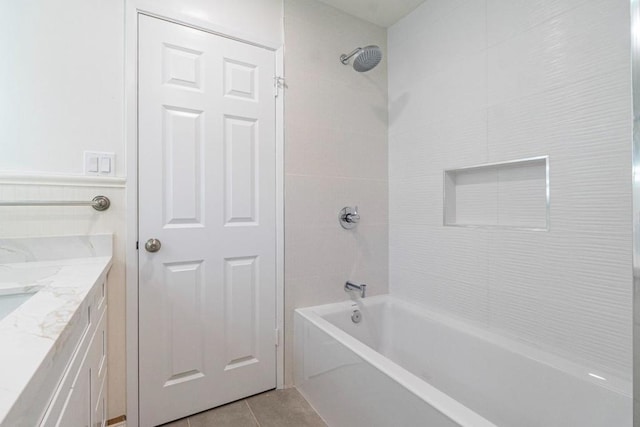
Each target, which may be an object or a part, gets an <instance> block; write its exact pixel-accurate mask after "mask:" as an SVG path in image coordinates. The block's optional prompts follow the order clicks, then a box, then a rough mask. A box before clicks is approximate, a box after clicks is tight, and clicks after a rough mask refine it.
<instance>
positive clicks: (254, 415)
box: [244, 399, 260, 427]
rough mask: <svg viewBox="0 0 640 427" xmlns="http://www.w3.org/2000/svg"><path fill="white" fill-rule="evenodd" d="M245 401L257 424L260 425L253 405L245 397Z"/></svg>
mask: <svg viewBox="0 0 640 427" xmlns="http://www.w3.org/2000/svg"><path fill="white" fill-rule="evenodd" d="M244 403H245V404H246V405H247V408H249V412H251V416H252V417H253V420H254V421H255V422H256V424H257V426H258V427H260V421H258V418H257V417H256V414H254V413H253V409H251V405H249V401H248V400H247V399H245V400H244Z"/></svg>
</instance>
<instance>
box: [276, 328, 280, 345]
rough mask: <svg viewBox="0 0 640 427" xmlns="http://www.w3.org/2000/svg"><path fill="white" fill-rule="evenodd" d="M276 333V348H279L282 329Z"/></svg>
mask: <svg viewBox="0 0 640 427" xmlns="http://www.w3.org/2000/svg"><path fill="white" fill-rule="evenodd" d="M275 333H276V336H275V344H276V347H278V346H279V345H280V329H278V328H276V329H275Z"/></svg>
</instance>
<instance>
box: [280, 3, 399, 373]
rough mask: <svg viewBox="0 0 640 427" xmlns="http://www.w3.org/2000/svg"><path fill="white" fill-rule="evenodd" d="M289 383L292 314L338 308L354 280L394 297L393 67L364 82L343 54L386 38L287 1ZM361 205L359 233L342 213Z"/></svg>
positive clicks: (333, 13) (324, 10) (329, 12)
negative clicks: (390, 188) (344, 222)
mask: <svg viewBox="0 0 640 427" xmlns="http://www.w3.org/2000/svg"><path fill="white" fill-rule="evenodd" d="M284 11H285V39H286V54H285V75H286V82H287V86H288V87H287V89H286V90H285V115H286V121H285V300H286V302H285V306H286V307H285V309H286V313H285V367H286V372H285V382H286V383H287V384H291V372H292V363H293V358H292V338H293V335H292V332H293V331H292V329H293V322H292V319H293V309H294V308H297V307H305V306H310V305H317V304H324V303H329V302H335V301H341V300H345V299H348V298H349V295H347V294H346V293H345V292H344V290H343V286H344V282H345V281H346V280H348V279H350V280H353V281H356V282H364V283H367V284H368V285H369V288H368V289H369V290H370V291H371V294H372V295H373V294H379V293H386V292H387V281H388V256H387V253H388V228H387V206H388V199H387V185H388V181H387V70H386V67H387V63H386V60H383V62H382V63H381V64H380V65H379V66H378V67H377V68H375V69H374V70H372V71H370V72H368V73H362V74H361V73H357V72H355V71H354V70H353V69H352V68H351V67H348V66H344V65H342V64H341V63H340V61H339V57H340V54H342V53H348V52H349V51H351V50H353V49H354V48H356V47H358V46H365V45H369V44H377V45H379V46H380V47H381V48H382V49H383V52H384V53H385V56H386V38H387V33H386V30H385V29H384V28H380V27H377V26H375V25H373V24H370V23H367V22H364V21H361V20H359V19H356V18H354V17H352V16H350V15H347V14H345V13H343V12H340V11H338V10H337V9H334V8H332V7H329V6H326V5H324V4H323V3H320V2H317V1H315V0H286V1H285V7H284ZM354 205H358V208H359V210H360V215H361V216H362V220H361V222H360V224H359V225H358V226H357V227H356V228H355V229H353V230H344V229H342V228H341V227H340V225H339V224H338V212H339V211H340V209H342V208H343V207H345V206H354Z"/></svg>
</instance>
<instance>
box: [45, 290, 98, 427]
mask: <svg viewBox="0 0 640 427" xmlns="http://www.w3.org/2000/svg"><path fill="white" fill-rule="evenodd" d="M106 291H107V281H106V280H105V281H103V282H102V283H100V284H98V285H96V286H95V287H94V289H92V291H91V292H90V294H89V295H88V297H87V299H86V300H85V303H84V304H82V306H81V307H80V308H79V310H83V312H82V317H81V322H83V323H84V324H85V327H84V332H83V333H82V335H81V338H80V339H79V341H78V342H77V343H76V347H75V351H74V352H73V356H72V357H71V360H70V362H69V364H68V365H67V368H66V369H65V371H64V373H63V374H62V377H61V379H60V382H59V384H58V387H57V389H56V391H55V393H54V395H53V398H52V399H51V401H50V402H49V405H48V408H47V410H46V412H45V415H44V417H43V419H42V421H41V423H40V427H106V425H107V416H106V415H107V414H106V412H107V394H106V386H107V381H106V380H107V310H106V308H107V303H106V302H107V298H106V296H107V295H106ZM68 345H71V343H68Z"/></svg>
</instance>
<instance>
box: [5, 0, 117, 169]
mask: <svg viewBox="0 0 640 427" xmlns="http://www.w3.org/2000/svg"><path fill="white" fill-rule="evenodd" d="M0 52H2V56H3V60H2V61H0V141H2V155H1V156H0V170H3V171H7V170H9V171H20V172H25V171H29V172H48V173H67V174H82V173H83V165H82V152H83V151H84V150H97V151H111V152H115V153H116V171H117V174H118V175H119V176H124V175H125V168H124V164H125V163H124V139H123V123H124V122H123V113H124V109H123V105H124V99H123V84H124V2H123V1H113V0H91V1H87V0H58V1H47V0H28V1H20V2H12V1H8V0H5V1H2V2H0Z"/></svg>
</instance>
